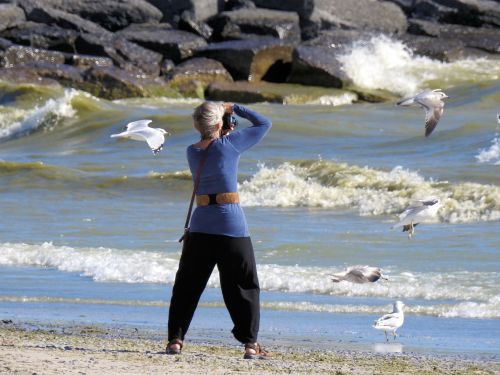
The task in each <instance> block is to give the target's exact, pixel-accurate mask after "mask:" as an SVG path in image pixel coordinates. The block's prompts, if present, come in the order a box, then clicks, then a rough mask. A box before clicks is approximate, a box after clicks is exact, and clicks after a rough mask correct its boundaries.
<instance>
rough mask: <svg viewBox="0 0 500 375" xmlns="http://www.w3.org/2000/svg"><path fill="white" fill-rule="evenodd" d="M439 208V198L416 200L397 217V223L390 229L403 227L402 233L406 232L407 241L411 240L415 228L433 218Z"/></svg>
mask: <svg viewBox="0 0 500 375" xmlns="http://www.w3.org/2000/svg"><path fill="white" fill-rule="evenodd" d="M439 207H441V201H440V200H439V198H435V197H430V198H426V199H421V200H417V201H415V202H414V203H413V204H412V205H411V206H409V207H408V208H407V209H406V210H404V211H403V212H402V213H401V214H400V215H399V223H396V224H394V225H393V226H392V228H391V229H394V228H399V227H403V232H408V239H411V237H412V236H413V234H414V233H415V227H416V226H417V225H418V224H419V223H420V222H422V221H426V220H430V219H432V218H433V217H435V216H436V214H437V211H438V210H439Z"/></svg>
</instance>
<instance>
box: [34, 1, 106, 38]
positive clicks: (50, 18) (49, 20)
mask: <svg viewBox="0 0 500 375" xmlns="http://www.w3.org/2000/svg"><path fill="white" fill-rule="evenodd" d="M28 19H29V20H30V21H33V22H38V23H40V24H49V25H57V26H60V27H62V28H64V29H71V30H76V31H80V32H84V33H89V34H110V32H109V31H108V30H107V29H105V28H103V27H101V26H99V25H98V24H96V23H94V22H92V21H88V20H85V19H83V18H82V17H80V16H77V15H76V14H71V13H68V12H65V11H63V10H58V9H54V8H50V7H47V6H43V5H40V6H34V7H33V8H32V10H31V12H30V13H29V15H28Z"/></svg>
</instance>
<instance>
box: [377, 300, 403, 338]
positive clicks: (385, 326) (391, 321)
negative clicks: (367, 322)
mask: <svg viewBox="0 0 500 375" xmlns="http://www.w3.org/2000/svg"><path fill="white" fill-rule="evenodd" d="M404 305H405V304H404V303H403V302H401V301H396V302H394V303H393V305H392V312H391V313H389V314H386V315H383V316H381V317H380V318H378V319H377V320H375V323H374V324H373V326H372V327H373V328H375V329H380V330H383V331H384V333H385V340H386V341H389V338H388V337H387V332H388V331H389V332H392V336H393V337H394V340H396V337H397V336H398V335H397V333H396V330H397V329H398V328H399V327H401V326H402V325H403V323H404V321H405V315H404V313H403V307H404Z"/></svg>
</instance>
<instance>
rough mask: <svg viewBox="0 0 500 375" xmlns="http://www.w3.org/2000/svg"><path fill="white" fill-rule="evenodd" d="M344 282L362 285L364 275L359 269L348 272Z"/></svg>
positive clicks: (364, 279)
mask: <svg viewBox="0 0 500 375" xmlns="http://www.w3.org/2000/svg"><path fill="white" fill-rule="evenodd" d="M344 280H347V281H350V282H351V283H356V284H362V283H366V282H367V281H368V280H366V278H365V275H364V274H363V272H362V271H361V270H359V269H353V270H350V271H349V272H348V273H347V275H345V278H344Z"/></svg>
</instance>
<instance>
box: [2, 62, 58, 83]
mask: <svg viewBox="0 0 500 375" xmlns="http://www.w3.org/2000/svg"><path fill="white" fill-rule="evenodd" d="M0 81H2V82H11V83H13V84H14V85H19V84H34V85H43V86H53V87H59V88H60V87H61V85H60V84H59V83H58V82H57V81H55V80H53V79H48V78H42V77H39V76H38V75H36V73H35V72H33V70H32V69H31V68H28V67H23V66H18V67H14V68H8V69H5V68H4V69H2V68H0Z"/></svg>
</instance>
